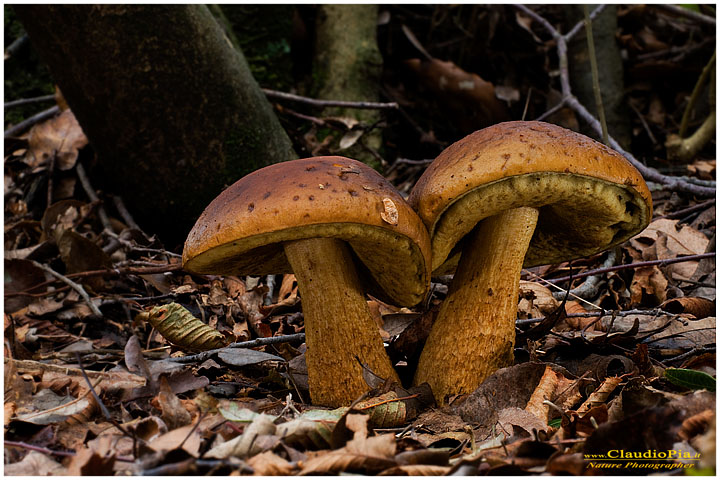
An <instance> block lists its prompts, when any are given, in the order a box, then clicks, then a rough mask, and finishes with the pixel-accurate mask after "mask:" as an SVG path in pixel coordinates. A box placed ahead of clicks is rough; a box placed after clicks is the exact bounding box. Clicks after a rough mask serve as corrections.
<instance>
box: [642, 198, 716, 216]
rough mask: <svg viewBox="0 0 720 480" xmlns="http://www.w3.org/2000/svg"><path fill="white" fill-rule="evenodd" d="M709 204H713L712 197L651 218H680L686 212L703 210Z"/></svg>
mask: <svg viewBox="0 0 720 480" xmlns="http://www.w3.org/2000/svg"><path fill="white" fill-rule="evenodd" d="M710 205H715V199H714V198H712V199H710V200H706V201H704V202H701V203H698V204H697V205H693V206H692V207H688V208H683V209H682V210H677V211H675V212H672V213H668V214H667V215H663V216H662V217H655V218H654V219H653V220H660V219H661V218H682V217H684V216H685V215H687V214H688V213H693V212H697V211H698V210H705V208H707V207H709V206H710Z"/></svg>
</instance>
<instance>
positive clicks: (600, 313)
mask: <svg viewBox="0 0 720 480" xmlns="http://www.w3.org/2000/svg"><path fill="white" fill-rule="evenodd" d="M658 314H665V315H676V314H675V313H670V312H666V311H664V310H660V309H658V308H653V309H651V310H640V309H636V310H620V311H612V310H597V311H594V312H578V313H568V314H566V315H565V317H566V318H595V317H604V316H606V315H615V316H616V317H629V316H632V315H658ZM543 320H545V317H542V318H521V319H518V320H516V321H515V326H518V327H522V326H525V325H532V324H533V323H540V322H542V321H543Z"/></svg>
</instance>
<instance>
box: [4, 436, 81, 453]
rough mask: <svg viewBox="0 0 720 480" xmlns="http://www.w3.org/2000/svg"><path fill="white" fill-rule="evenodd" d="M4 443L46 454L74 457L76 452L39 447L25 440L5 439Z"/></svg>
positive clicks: (8, 445)
mask: <svg viewBox="0 0 720 480" xmlns="http://www.w3.org/2000/svg"><path fill="white" fill-rule="evenodd" d="M3 443H4V444H5V446H6V447H15V448H24V449H26V450H34V451H36V452H40V453H44V454H45V455H57V456H58V457H74V456H75V455H76V453H75V452H62V451H58V450H50V449H49V448H45V447H38V446H37V445H31V444H29V443H25V442H13V441H11V440H4V441H3Z"/></svg>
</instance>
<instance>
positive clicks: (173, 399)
mask: <svg viewBox="0 0 720 480" xmlns="http://www.w3.org/2000/svg"><path fill="white" fill-rule="evenodd" d="M157 403H158V405H159V406H160V410H161V411H162V419H163V421H164V422H165V425H167V427H168V429H169V430H174V429H176V428H180V427H184V426H185V425H187V424H189V423H190V422H191V420H192V417H191V416H190V413H188V411H187V410H186V409H185V407H184V406H183V404H182V402H180V399H179V398H178V397H177V395H175V393H173V391H172V388H170V384H169V383H168V381H167V378H165V377H161V378H160V393H158V396H157Z"/></svg>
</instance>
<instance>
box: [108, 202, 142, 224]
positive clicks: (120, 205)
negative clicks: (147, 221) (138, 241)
mask: <svg viewBox="0 0 720 480" xmlns="http://www.w3.org/2000/svg"><path fill="white" fill-rule="evenodd" d="M112 199H113V203H115V208H116V209H117V211H118V213H119V214H120V216H121V217H122V218H123V220H125V224H126V225H127V226H128V227H130V228H133V229H135V230H140V231H142V230H141V229H140V227H139V226H138V224H137V223H135V219H134V218H133V217H132V215H130V212H129V211H128V209H127V207H125V203H124V202H123V200H122V198H120V197H119V196H117V195H113V197H112Z"/></svg>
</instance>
